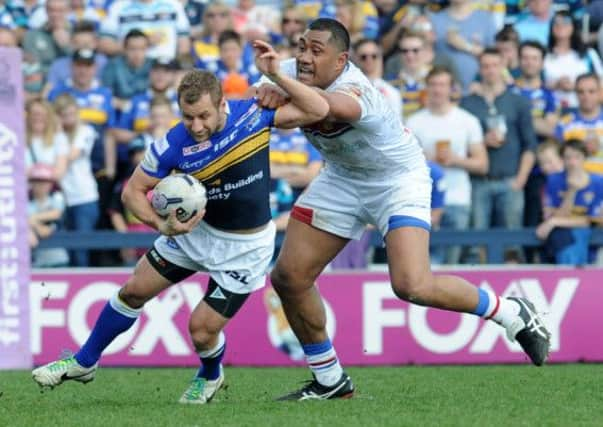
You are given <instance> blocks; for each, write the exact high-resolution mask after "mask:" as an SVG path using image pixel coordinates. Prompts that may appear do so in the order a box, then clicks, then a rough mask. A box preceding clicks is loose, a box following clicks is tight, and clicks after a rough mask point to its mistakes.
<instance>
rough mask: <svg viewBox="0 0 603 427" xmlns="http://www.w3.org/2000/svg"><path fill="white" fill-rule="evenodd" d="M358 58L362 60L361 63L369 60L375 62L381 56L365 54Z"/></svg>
mask: <svg viewBox="0 0 603 427" xmlns="http://www.w3.org/2000/svg"><path fill="white" fill-rule="evenodd" d="M358 57H359V58H360V60H361V61H366V60H367V59H369V58H371V59H373V60H375V59H377V58H379V55H378V54H376V53H363V54H360V55H358Z"/></svg>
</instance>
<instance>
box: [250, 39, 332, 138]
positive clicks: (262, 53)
mask: <svg viewBox="0 0 603 427" xmlns="http://www.w3.org/2000/svg"><path fill="white" fill-rule="evenodd" d="M253 47H254V49H255V63H256V67H257V68H258V70H260V72H261V73H262V74H264V75H265V76H266V77H268V78H269V79H270V80H272V81H273V82H274V83H275V84H277V85H278V86H279V87H280V88H281V89H283V90H284V91H285V92H286V93H287V94H288V95H289V97H290V102H289V103H288V104H285V105H283V106H281V107H280V108H279V109H278V110H277V112H276V115H275V118H274V125H275V126H276V127H281V128H294V127H298V126H304V125H308V124H311V123H315V122H318V121H321V120H323V119H324V118H325V117H326V116H327V114H328V113H329V105H328V104H327V102H326V100H325V99H324V98H323V97H322V96H320V94H319V93H318V92H316V91H315V90H313V89H312V88H310V87H309V86H306V85H304V84H303V83H300V82H298V81H297V80H295V79H292V78H291V77H288V76H285V75H284V74H282V73H281V72H280V64H279V59H278V54H277V53H276V51H275V50H274V49H273V48H272V46H270V45H269V44H268V43H266V42H264V41H261V40H256V41H254V42H253Z"/></svg>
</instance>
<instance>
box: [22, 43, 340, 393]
mask: <svg viewBox="0 0 603 427" xmlns="http://www.w3.org/2000/svg"><path fill="white" fill-rule="evenodd" d="M254 48H255V50H256V65H257V67H258V69H259V70H261V71H262V72H263V73H265V74H267V75H271V76H273V78H274V80H276V81H278V84H279V86H280V87H281V88H282V89H284V90H285V91H286V92H287V93H289V95H290V96H291V100H292V102H291V103H289V104H286V105H283V106H282V107H279V108H278V109H276V110H274V109H268V108H261V107H259V106H258V104H257V102H256V101H255V100H228V101H227V100H226V99H225V98H224V96H223V94H222V89H221V85H220V82H219V81H218V79H217V78H216V77H215V75H213V74H212V73H209V72H207V71H198V70H195V71H191V72H189V73H187V74H186V75H185V76H184V78H183V79H182V82H181V83H180V86H179V88H178V103H179V105H180V109H181V110H182V122H181V123H179V124H178V125H176V126H174V127H173V128H172V129H171V130H170V131H169V132H168V133H167V134H166V136H165V137H164V138H161V139H158V140H157V141H155V142H153V144H152V145H151V147H149V149H148V150H147V152H146V154H145V158H144V160H143V161H142V162H141V164H140V165H139V166H138V167H137V169H136V170H135V172H134V174H133V176H132V177H131V178H130V179H129V180H128V184H127V185H126V188H125V190H124V193H123V195H122V198H123V200H124V204H125V205H126V206H127V208H128V209H129V210H130V211H131V212H132V213H133V214H134V215H136V216H137V217H138V218H139V219H140V220H141V221H143V222H144V223H146V224H148V225H150V226H152V227H153V228H155V229H157V230H158V231H159V232H160V233H161V234H162V236H160V237H159V238H158V239H157V240H156V241H155V243H154V245H153V248H152V249H151V250H150V251H149V252H148V253H147V254H146V255H145V256H143V257H141V259H140V261H139V262H138V264H137V266H136V269H135V270H134V273H133V275H132V276H131V277H130V278H129V279H128V281H127V282H126V283H125V285H124V286H123V287H122V288H121V289H120V290H119V291H118V292H117V293H116V294H115V295H114V296H113V297H112V298H111V300H110V301H109V302H108V303H107V304H106V305H105V307H104V308H103V310H102V312H101V314H100V316H99V317H98V319H97V321H96V324H95V325H94V328H93V330H92V332H91V334H90V337H89V338H88V339H87V341H86V343H84V345H83V346H82V348H81V349H80V350H79V351H78V352H77V353H76V354H74V355H73V356H71V357H67V358H63V359H60V360H57V361H54V362H51V363H49V364H47V365H44V366H41V367H39V368H37V369H34V370H33V372H32V375H33V379H34V380H35V381H36V382H37V383H38V384H39V385H41V386H48V387H54V386H57V385H59V384H61V383H63V382H64V381H66V380H74V381H78V382H82V383H86V382H89V381H92V380H93V379H94V376H95V374H96V370H97V367H98V361H99V359H100V357H101V354H102V352H103V351H104V350H105V349H106V348H107V346H109V344H110V343H111V342H113V340H114V339H115V338H116V337H117V336H118V335H119V334H121V333H123V332H125V331H126V330H128V329H129V328H130V327H131V326H132V325H133V324H134V322H135V321H136V319H137V318H138V317H139V316H140V314H141V312H142V309H143V305H144V304H145V303H146V302H147V301H149V300H150V299H151V298H153V297H155V296H156V295H157V294H159V293H160V292H161V291H163V290H164V289H166V288H168V287H169V286H171V285H172V284H173V283H177V282H179V281H181V280H183V279H185V278H187V277H189V276H191V275H192V274H194V273H195V272H197V271H207V272H208V273H209V276H210V280H209V284H208V289H207V292H206V293H205V296H204V298H203V300H202V301H201V302H200V303H199V304H198V306H197V307H196V308H195V309H194V310H193V312H192V314H191V318H190V322H189V332H190V334H191V338H192V341H193V344H194V346H195V350H196V351H197V353H198V354H199V358H200V359H201V368H200V369H199V371H198V372H197V375H196V376H195V377H194V378H193V380H192V381H191V383H190V385H189V387H188V388H187V389H186V391H185V392H184V394H183V395H182V397H181V398H180V402H181V403H194V404H204V403H208V402H209V401H211V399H212V398H213V397H214V395H215V393H216V392H217V391H218V390H219V389H220V387H221V386H222V384H223V382H224V372H223V367H222V363H221V362H222V358H223V356H224V353H225V351H226V344H225V336H224V333H223V332H222V330H223V329H224V327H225V326H226V324H227V323H228V321H229V320H230V319H231V318H232V317H233V316H234V315H235V313H236V312H237V311H238V309H239V308H240V307H241V306H242V305H243V303H244V302H245V300H246V299H247V297H248V296H249V294H250V293H251V292H253V291H255V290H257V289H259V288H261V287H263V286H264V283H265V279H266V273H267V271H268V267H269V265H270V261H271V259H272V255H273V253H274V237H275V226H274V223H273V222H272V221H271V218H270V203H269V198H270V197H269V196H270V194H269V193H270V181H269V180H270V170H269V165H270V163H269V157H268V149H269V142H270V128H271V127H282V128H295V127H298V126H302V125H307V124H309V123H313V122H316V121H318V120H322V119H323V118H325V117H326V115H327V113H328V109H329V107H328V104H327V102H326V101H325V100H324V99H323V98H322V97H321V96H320V95H319V94H318V93H316V92H315V91H314V90H312V89H311V88H309V87H308V86H306V85H303V84H302V83H300V82H297V81H295V80H294V79H292V78H289V77H286V76H283V77H281V76H280V72H279V60H278V54H277V53H276V52H275V51H274V50H273V49H272V48H271V47H270V46H269V45H267V44H265V43H264V42H261V41H256V42H255V43H254ZM173 170H179V171H181V172H185V173H187V174H190V175H193V176H195V177H197V178H198V179H199V180H200V181H201V182H202V183H203V184H204V185H205V186H206V187H207V190H208V192H207V193H208V195H209V197H208V203H207V207H206V212H205V211H204V212H199V213H198V214H197V215H196V216H194V217H193V218H192V219H190V220H188V221H187V222H184V223H183V222H180V221H178V220H177V219H176V214H175V211H174V212H172V213H171V214H170V216H169V217H168V218H167V219H163V218H161V217H159V216H158V215H157V213H155V211H154V209H153V207H152V206H151V203H150V202H149V201H148V199H147V193H148V191H149V190H151V189H153V187H155V185H156V184H157V183H158V182H159V181H160V180H161V179H162V178H163V177H165V176H167V175H169V174H170V173H171V172H172V171H173ZM233 183H234V184H236V185H233Z"/></svg>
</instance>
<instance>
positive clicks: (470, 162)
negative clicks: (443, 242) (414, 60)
mask: <svg viewBox="0 0 603 427" xmlns="http://www.w3.org/2000/svg"><path fill="white" fill-rule="evenodd" d="M454 83H455V82H454V78H453V75H452V72H451V71H450V70H449V69H447V68H445V67H442V66H434V67H433V68H432V69H431V71H430V72H429V74H428V75H427V77H426V92H427V99H426V108H424V109H422V110H419V111H418V112H416V113H415V114H413V115H412V116H411V117H410V118H409V119H408V121H407V124H408V127H410V128H411V129H412V130H413V131H414V132H415V134H416V135H417V137H418V139H419V141H420V142H421V145H422V146H423V151H424V152H425V155H426V157H427V158H428V159H429V160H431V161H434V162H436V163H438V164H439V165H440V166H442V168H443V170H444V177H443V183H444V185H445V187H446V194H445V196H444V213H443V215H442V219H441V222H440V228H442V229H453V230H464V229H467V228H469V219H470V211H471V209H470V206H471V181H470V177H469V176H470V174H475V175H480V174H485V173H486V172H487V171H488V155H487V153H486V148H485V146H484V135H483V132H482V128H481V126H480V124H479V121H478V120H477V119H476V118H475V117H474V116H473V115H471V114H470V113H468V112H467V111H465V110H463V109H462V108H459V107H457V106H456V105H455V104H454V103H453V102H452V101H451V97H452V92H453V87H454ZM432 255H433V256H434V259H442V260H443V261H444V262H445V263H449V264H456V263H458V262H459V261H460V260H461V248H460V247H450V248H448V249H446V250H444V248H433V249H432Z"/></svg>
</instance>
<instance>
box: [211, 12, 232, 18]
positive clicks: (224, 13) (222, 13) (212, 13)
mask: <svg viewBox="0 0 603 427" xmlns="http://www.w3.org/2000/svg"><path fill="white" fill-rule="evenodd" d="M216 16H220V17H222V18H228V12H208V13H207V17H208V18H210V19H211V18H215V17H216Z"/></svg>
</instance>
